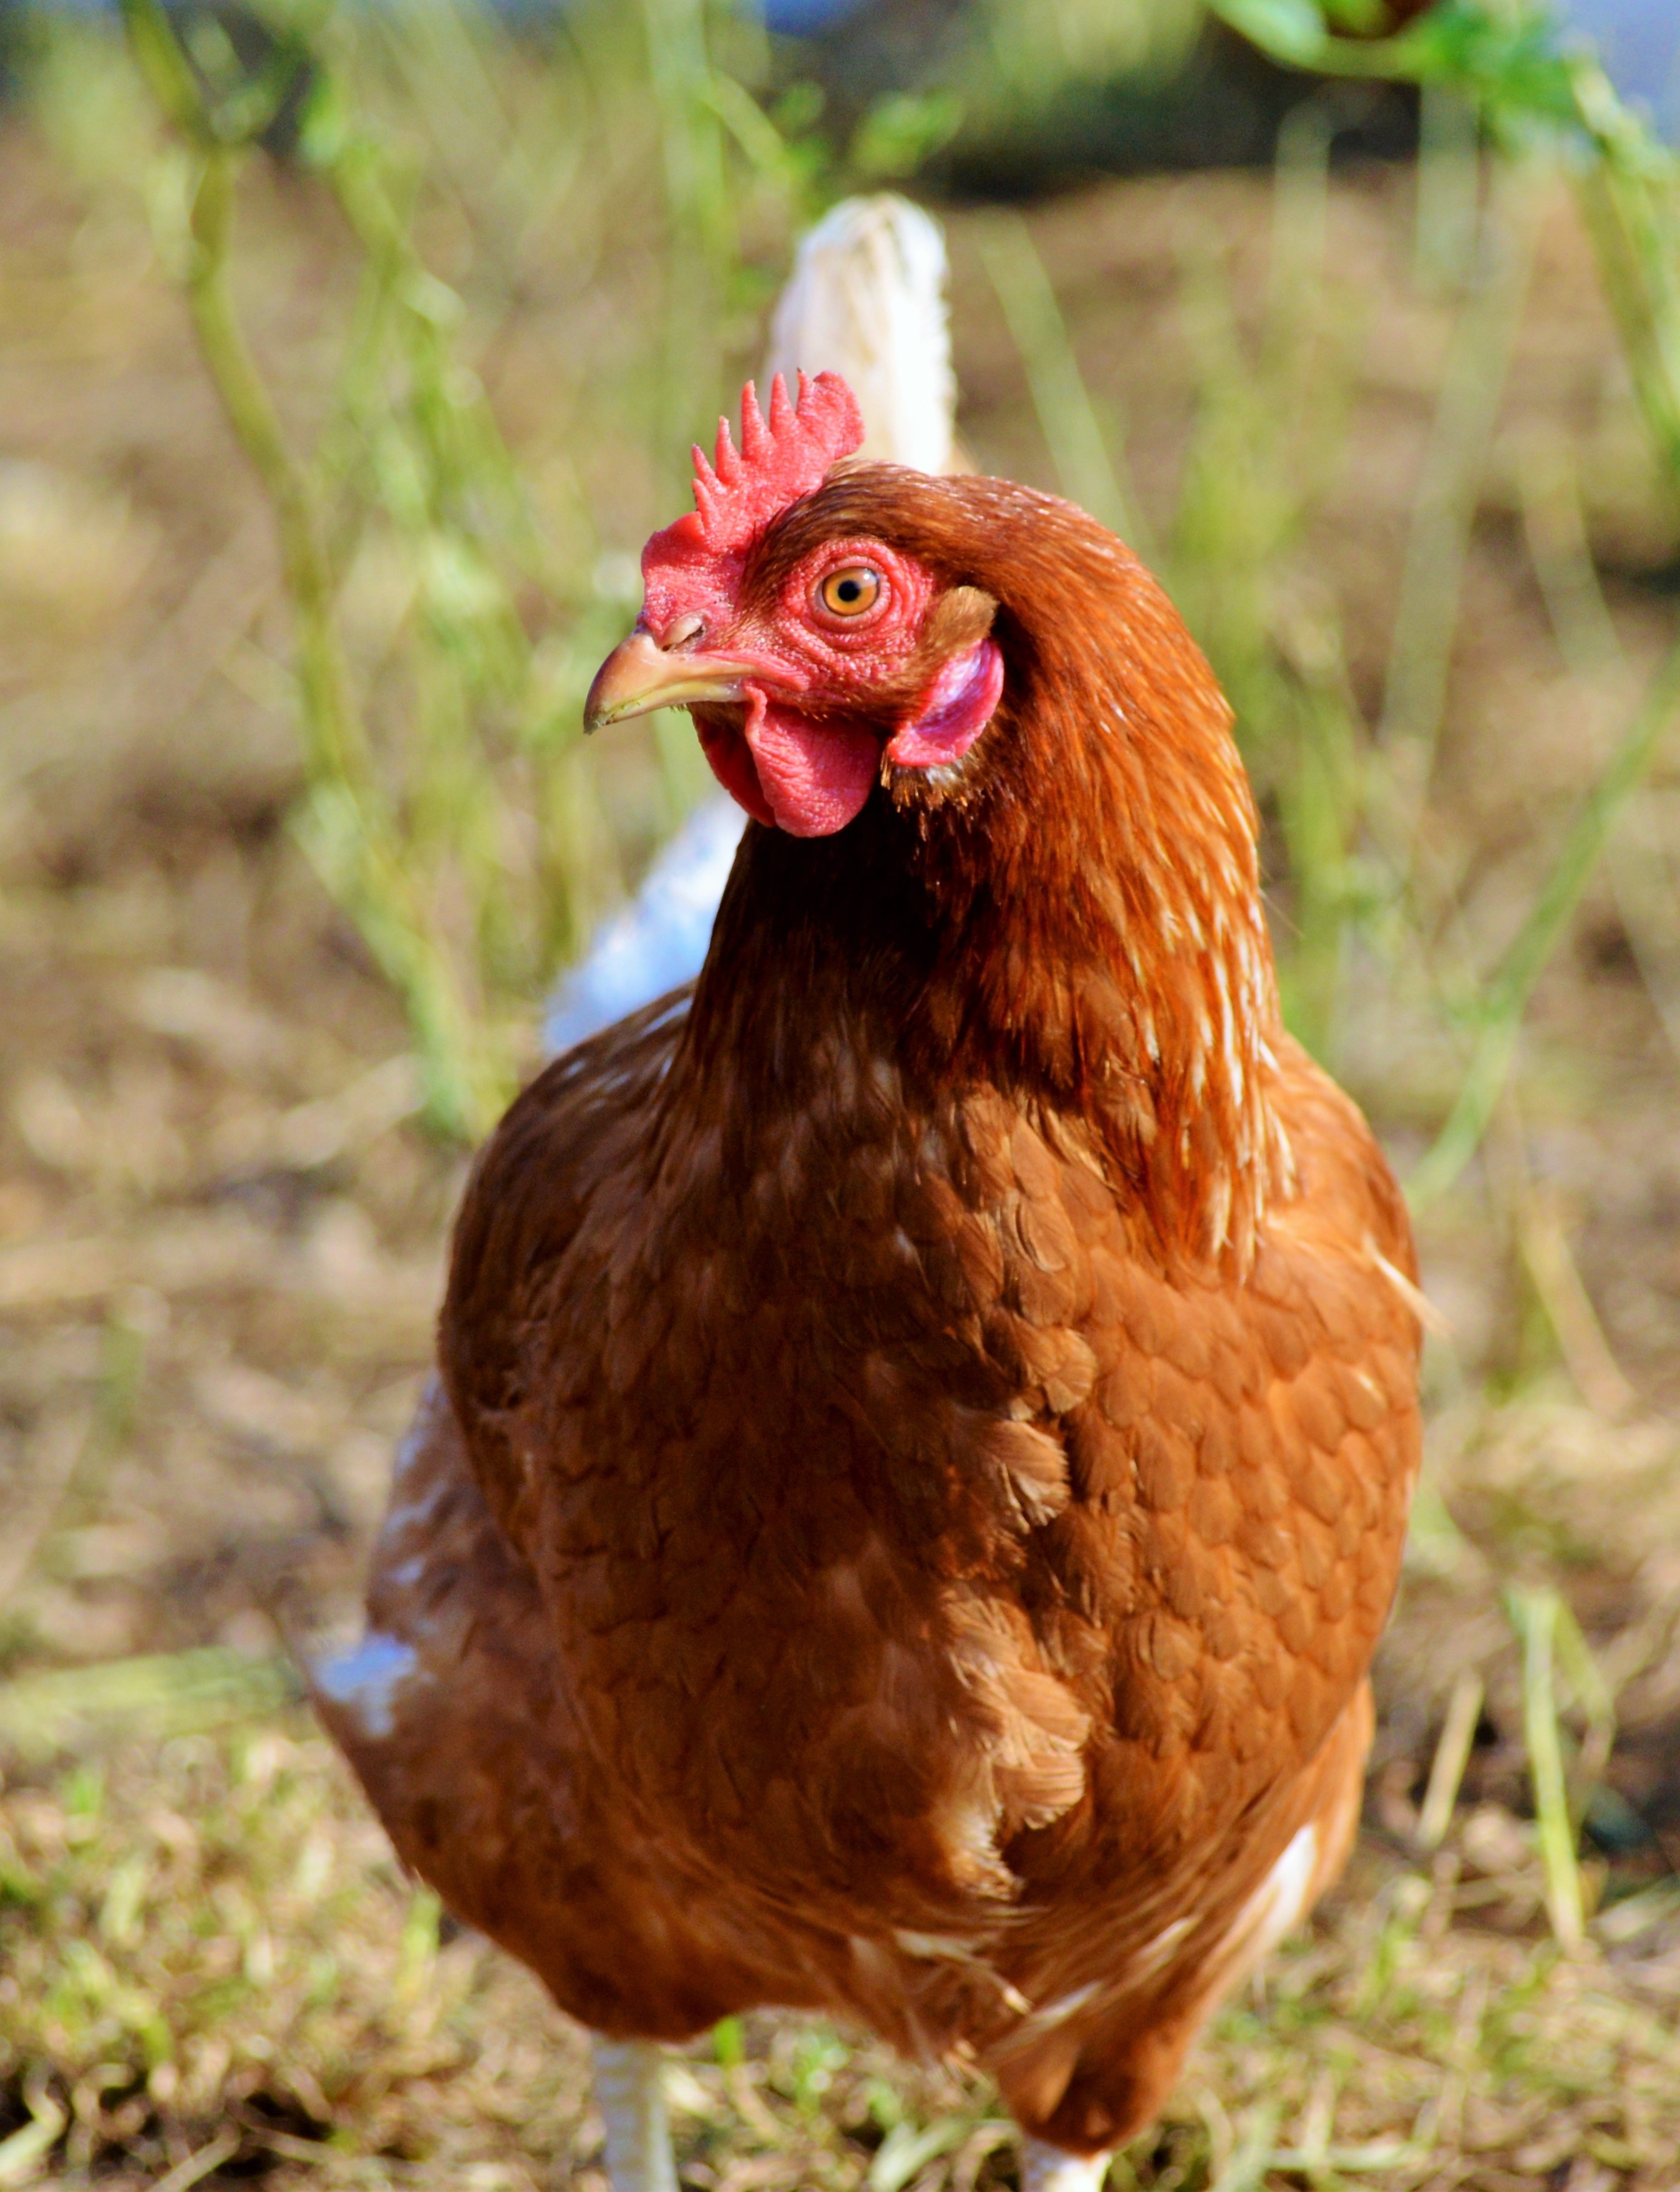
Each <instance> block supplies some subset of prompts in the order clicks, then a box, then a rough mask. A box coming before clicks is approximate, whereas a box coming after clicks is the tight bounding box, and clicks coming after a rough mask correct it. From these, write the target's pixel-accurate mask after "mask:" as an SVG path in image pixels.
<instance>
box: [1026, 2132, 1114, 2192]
mask: <svg viewBox="0 0 1680 2192" xmlns="http://www.w3.org/2000/svg"><path fill="white" fill-rule="evenodd" d="M1107 2175H1108V2156H1107V2155H1106V2154H1092V2155H1083V2154H1070V2153H1068V2151H1067V2149H1066V2148H1065V2147H1060V2146H1047V2145H1046V2144H1045V2143H1044V2141H1043V2139H1042V2138H1024V2139H1022V2141H1021V2143H1020V2192H1101V2187H1102V2183H1103V2180H1104V2179H1105V2178H1106V2176H1107Z"/></svg>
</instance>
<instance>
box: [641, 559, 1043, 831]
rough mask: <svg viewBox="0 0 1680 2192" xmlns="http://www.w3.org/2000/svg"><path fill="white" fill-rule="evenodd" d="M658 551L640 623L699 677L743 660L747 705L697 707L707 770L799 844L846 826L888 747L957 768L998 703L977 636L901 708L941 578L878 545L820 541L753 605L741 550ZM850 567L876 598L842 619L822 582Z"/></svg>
mask: <svg viewBox="0 0 1680 2192" xmlns="http://www.w3.org/2000/svg"><path fill="white" fill-rule="evenodd" d="M659 545H662V544H660V543H650V544H649V551H650V552H649V556H648V557H647V558H646V559H644V564H643V569H644V575H645V580H646V600H645V603H644V606H643V613H642V617H641V619H640V623H641V627H642V629H643V630H644V631H647V632H648V633H649V635H650V636H652V638H653V639H654V642H655V643H656V644H657V645H658V646H659V647H660V649H661V651H662V652H664V653H666V654H670V655H671V656H672V657H682V656H685V655H687V656H691V657H692V659H693V660H694V666H695V668H696V670H698V669H699V668H700V665H701V663H702V662H704V661H705V660H706V659H716V660H717V661H719V662H728V663H729V664H732V665H735V668H736V671H737V672H738V676H737V681H736V682H738V683H739V686H740V694H741V701H740V705H738V706H726V705H711V706H706V707H704V708H701V709H699V710H697V711H696V717H695V720H696V725H697V728H698V729H699V733H700V743H701V745H702V747H703V748H704V750H705V752H706V759H707V761H708V762H710V763H711V768H712V771H713V773H714V774H715V775H716V776H717V779H718V781H719V782H720V783H721V784H722V785H723V788H724V789H725V791H728V792H729V795H730V796H731V797H732V798H734V800H735V801H736V802H738V803H739V804H740V806H742V807H744V808H746V812H747V813H749V814H751V816H752V817H753V818H754V819H755V820H757V821H759V822H763V823H764V824H766V825H774V826H775V827H778V828H780V829H782V830H785V831H787V832H789V834H790V835H791V836H801V837H811V836H828V835H829V834H831V832H832V831H836V830H838V829H843V827H844V826H845V825H846V824H847V823H848V822H849V821H850V820H851V819H853V818H854V815H856V814H857V813H858V812H859V811H860V808H862V806H863V804H864V802H865V801H866V799H867V797H868V796H869V793H870V790H871V786H872V785H873V784H874V782H875V780H876V778H877V774H878V773H879V772H880V768H881V765H882V759H883V752H884V753H885V754H886V755H887V756H888V758H889V761H891V762H894V764H895V765H900V766H908V767H924V768H925V767H934V766H938V765H940V764H942V763H947V762H953V761H955V760H957V759H959V758H960V756H961V755H962V754H963V751H966V750H967V747H968V746H969V745H971V744H972V743H973V741H974V739H975V738H976V737H977V736H978V735H979V734H980V730H981V729H983V728H984V727H985V723H986V721H987V719H989V717H990V716H991V712H992V710H993V709H994V708H995V706H996V705H997V694H998V690H999V689H1000V688H1001V682H1002V674H1001V673H1002V663H1001V658H997V649H996V648H995V647H993V646H992V645H991V642H990V641H982V642H980V647H979V648H971V649H969V650H968V652H967V654H965V655H964V656H963V657H961V658H959V659H958V660H957V662H955V663H954V664H936V665H930V667H929V674H928V678H927V682H926V689H925V690H924V691H922V692H919V693H916V694H914V696H913V698H912V699H911V702H910V705H908V707H907V708H906V703H905V695H904V678H905V676H906V671H907V670H908V668H909V666H910V665H911V661H912V659H913V657H914V656H915V654H916V652H917V646H918V643H919V642H920V641H921V639H922V636H923V626H924V625H925V622H926V619H927V615H928V611H929V608H930V606H931V605H932V603H933V601H934V597H935V595H936V593H937V591H938V582H937V581H936V580H935V579H934V575H933V574H932V573H931V572H930V571H929V570H928V569H927V568H926V567H925V566H924V565H923V564H921V563H919V562H917V561H916V560H915V558H914V557H909V556H906V555H903V554H901V553H900V551H898V550H896V549H894V548H889V546H887V545H886V544H885V543H884V542H883V541H880V540H876V539H869V538H867V537H865V536H856V537H851V538H843V539H834V540H829V541H826V542H825V543H824V544H823V545H822V546H821V547H820V548H818V549H816V550H814V551H812V553H811V554H809V556H806V557H803V558H801V560H800V561H799V562H797V564H795V565H794V567H793V568H791V570H790V571H789V572H788V573H787V574H786V577H785V579H783V580H782V581H781V584H780V587H779V589H778V590H777V591H776V592H775V593H774V595H773V596H772V597H770V598H769V600H765V599H763V598H754V597H751V596H749V597H748V598H747V599H746V601H745V602H743V601H741V600H740V597H739V592H738V589H739V588H740V582H741V579H742V577H743V575H744V571H745V564H746V557H744V556H737V555H731V556H726V557H700V556H695V557H693V558H692V559H690V558H689V557H681V558H680V559H679V558H677V557H671V556H670V555H669V554H668V553H665V554H659V555H655V553H654V550H655V548H656V547H657V546H659ZM853 567H862V568H866V569H867V570H869V571H871V572H873V573H874V574H876V576H877V579H878V581H879V585H880V591H879V592H878V594H877V597H876V599H875V600H874V601H873V602H871V604H870V606H869V607H868V608H865V609H862V610H860V612H858V613H857V614H853V615H849V616H848V615H843V614H839V613H837V612H836V611H835V610H833V609H831V608H829V607H828V606H827V604H826V602H824V601H823V599H822V587H823V584H824V581H825V580H826V579H829V578H830V577H831V576H832V575H833V574H835V573H837V572H839V571H843V570H846V569H848V568H853ZM953 694H955V696H956V702H957V705H956V706H955V708H954V710H953V707H952V705H951V702H952V696H953ZM883 695H890V696H891V697H890V702H886V701H884V700H883ZM924 713H925V714H927V715H928V716H929V719H930V720H932V719H933V718H934V717H936V718H937V719H938V734H937V736H936V737H935V738H934V739H932V740H931V741H929V742H928V743H927V744H926V745H918V744H917V741H916V739H915V736H914V734H915V730H916V727H917V723H918V722H920V721H921V720H922V719H923V715H924ZM971 718H972V720H970V719H971Z"/></svg>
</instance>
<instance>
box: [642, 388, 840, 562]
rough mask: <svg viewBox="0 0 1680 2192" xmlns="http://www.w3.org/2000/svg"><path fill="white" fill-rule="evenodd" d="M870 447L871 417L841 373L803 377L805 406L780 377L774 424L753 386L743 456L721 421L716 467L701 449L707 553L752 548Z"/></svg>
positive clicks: (698, 462) (698, 493) (745, 398)
mask: <svg viewBox="0 0 1680 2192" xmlns="http://www.w3.org/2000/svg"><path fill="white" fill-rule="evenodd" d="M862 442H863V414H861V412H860V411H859V409H858V406H857V398H856V397H854V395H853V393H852V391H851V390H850V389H849V388H848V387H847V385H846V384H845V382H844V381H843V380H842V379H841V378H840V376H839V374H837V373H820V374H818V375H817V377H816V379H815V380H807V379H806V377H805V375H804V374H803V373H802V374H800V376H799V398H798V402H797V405H796V404H794V403H793V402H790V400H789V397H788V393H787V384H786V381H784V380H783V379H782V377H781V375H780V374H777V375H776V377H775V379H774V380H773V381H772V382H771V383H770V416H769V422H768V424H767V423H766V421H765V419H764V414H763V412H761V411H760V409H759V408H758V397H757V391H755V390H754V388H753V385H752V383H751V381H750V380H749V381H748V382H747V384H746V387H745V388H744V389H743V390H742V391H741V399H740V448H739V449H737V448H735V445H734V442H732V441H731V440H730V438H729V420H727V419H720V420H718V421H717V454H716V456H715V457H713V459H712V460H711V462H710V463H709V464H708V463H707V461H706V452H705V450H704V449H702V448H700V446H699V444H698V443H696V444H695V448H694V508H695V510H696V511H698V512H699V530H700V534H701V537H702V538H703V539H704V541H705V543H706V547H707V548H708V549H709V550H710V551H711V553H712V554H713V555H714V556H728V555H733V554H737V553H739V551H740V550H742V549H743V548H746V547H747V546H749V545H751V542H752V541H753V540H755V539H757V536H758V534H760V533H762V532H763V529H764V528H765V526H766V525H767V524H769V521H770V520H771V518H773V517H774V516H775V515H776V512H777V511H780V510H786V507H787V505H789V503H791V502H797V500H798V499H799V497H800V496H801V495H802V494H809V493H810V491H811V489H812V488H814V487H820V485H821V483H822V482H823V479H824V477H826V474H827V472H828V470H829V467H830V466H831V465H835V464H837V463H838V462H839V460H840V459H841V458H842V457H849V456H850V455H851V454H852V453H853V452H854V450H855V449H857V448H860V447H861V445H862ZM691 524H692V521H691ZM676 530H677V528H676V527H675V526H673V527H672V528H671V531H672V532H675V531H676Z"/></svg>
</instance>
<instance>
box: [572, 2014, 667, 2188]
mask: <svg viewBox="0 0 1680 2192" xmlns="http://www.w3.org/2000/svg"><path fill="white" fill-rule="evenodd" d="M590 2046H591V2052H593V2055H594V2058H595V2098H596V2100H597V2103H598V2104H599V2105H600V2109H601V2121H602V2122H603V2124H604V2125H605V2126H606V2129H607V2174H608V2177H609V2178H610V2180H611V2182H612V2187H613V2192H677V2165H676V2163H675V2162H674V2161H672V2159H671V2131H670V2126H668V2124H667V2123H666V2114H665V2050H664V2049H663V2048H662V2047H660V2046H655V2045H654V2044H653V2043H651V2042H650V2041H645V2040H603V2038H602V2037H601V2036H600V2035H599V2034H598V2033H597V2034H596V2035H594V2036H593V2037H592V2038H591V2042H590Z"/></svg>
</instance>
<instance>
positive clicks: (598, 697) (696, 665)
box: [583, 625, 761, 731]
mask: <svg viewBox="0 0 1680 2192" xmlns="http://www.w3.org/2000/svg"><path fill="white" fill-rule="evenodd" d="M760 670H761V665H757V664H755V663H752V662H748V661H743V660H738V659H735V658H734V657H733V656H729V655H725V654H700V653H698V652H696V651H694V650H693V649H689V650H688V651H683V650H682V649H678V648H672V649H670V650H667V649H666V648H662V647H661V646H660V644H659V642H658V641H657V640H656V639H655V638H654V636H653V634H652V632H650V631H647V630H646V629H645V628H643V626H641V625H637V629H636V630H635V631H633V632H631V635H630V636H629V638H628V639H626V640H625V641H624V642H621V644H620V645H619V646H617V647H615V648H614V649H613V651H612V653H611V654H609V656H608V657H607V659H606V660H605V661H604V662H603V664H602V665H601V667H600V668H599V669H598V670H597V671H596V673H595V682H594V683H593V684H592V685H591V687H590V688H589V698H588V699H586V701H585V702H584V705H583V727H584V728H585V730H586V731H598V730H599V729H600V728H601V727H602V725H603V723H621V722H624V721H625V720H626V718H627V717H628V716H646V715H650V714H651V713H652V712H653V711H654V709H655V708H692V707H699V706H702V705H705V704H706V703H707V702H711V703H713V704H717V703H719V702H722V703H726V704H727V703H729V702H731V701H739V700H740V699H741V698H742V694H741V680H742V679H743V678H744V677H749V676H753V675H754V674H755V673H757V672H759V671H760Z"/></svg>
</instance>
